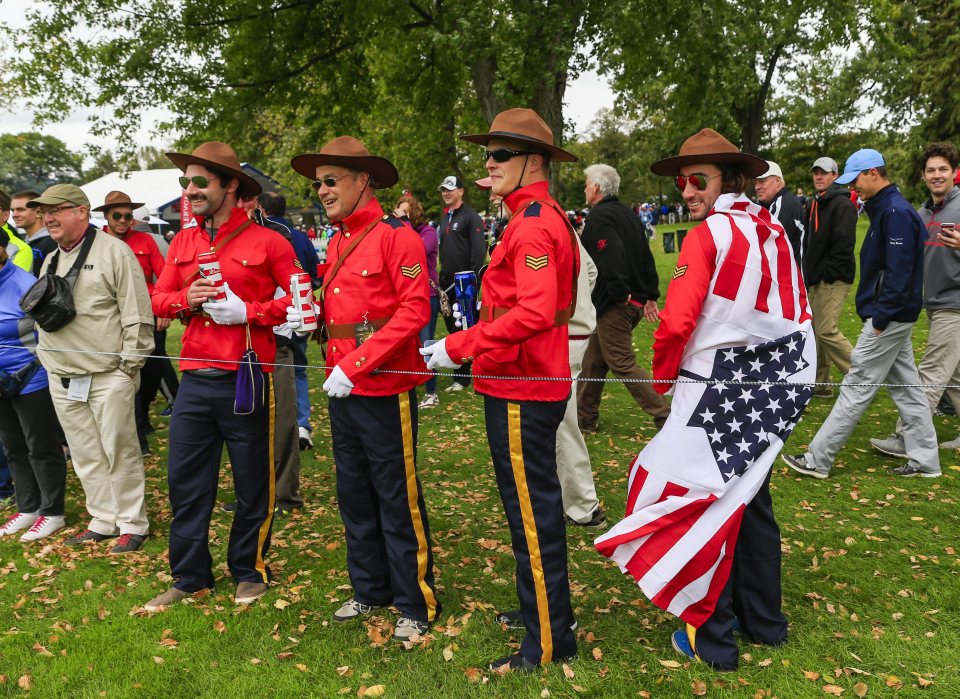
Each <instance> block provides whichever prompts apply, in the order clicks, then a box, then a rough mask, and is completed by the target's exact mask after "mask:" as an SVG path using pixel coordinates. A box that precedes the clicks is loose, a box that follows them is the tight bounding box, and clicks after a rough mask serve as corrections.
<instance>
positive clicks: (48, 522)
mask: <svg viewBox="0 0 960 699" xmlns="http://www.w3.org/2000/svg"><path fill="white" fill-rule="evenodd" d="M65 526H67V520H66V519H64V518H63V516H62V515H60V516H56V515H54V516H50V517H44V516H43V515H41V516H39V517H37V521H36V522H34V523H33V526H32V527H30V529H28V530H27V533H26V534H24V535H23V536H21V537H20V541H36V540H37V539H43V538H45V537H48V536H50V535H51V534H53V533H55V532H58V531H60V530H61V529H63V528H64V527H65Z"/></svg>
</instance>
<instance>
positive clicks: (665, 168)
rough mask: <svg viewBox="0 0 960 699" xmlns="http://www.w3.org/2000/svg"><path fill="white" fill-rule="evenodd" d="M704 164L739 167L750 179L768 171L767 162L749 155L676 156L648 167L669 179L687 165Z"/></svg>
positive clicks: (708, 154)
mask: <svg viewBox="0 0 960 699" xmlns="http://www.w3.org/2000/svg"><path fill="white" fill-rule="evenodd" d="M699 163H706V164H709V165H740V166H743V169H744V172H746V174H747V175H749V176H750V177H757V176H759V175H762V174H763V173H765V172H766V171H767V170H768V169H769V165H767V161H766V160H764V159H763V158H758V157H757V156H755V155H750V154H749V153H699V154H697V155H677V156H674V157H672V158H664V159H663V160H658V161H657V162H655V163H654V164H653V165H651V166H650V172H652V173H653V174H654V175H661V176H664V177H670V176H674V175H679V174H680V168H682V167H686V166H687V165H697V164H699Z"/></svg>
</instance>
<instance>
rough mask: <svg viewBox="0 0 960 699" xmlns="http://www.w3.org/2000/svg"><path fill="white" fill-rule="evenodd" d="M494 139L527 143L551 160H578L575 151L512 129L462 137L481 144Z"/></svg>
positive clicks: (558, 161) (570, 161) (464, 139)
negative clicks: (514, 131) (572, 151)
mask: <svg viewBox="0 0 960 699" xmlns="http://www.w3.org/2000/svg"><path fill="white" fill-rule="evenodd" d="M494 139H496V140H498V141H514V142H516V143H525V144H529V145H532V146H535V147H536V148H537V151H539V152H543V153H547V154H548V155H549V156H550V160H552V161H553V162H557V163H575V162H577V156H575V155H574V154H573V153H570V152H568V151H565V150H564V149H563V148H558V147H557V146H555V145H553V144H552V143H545V142H544V141H541V140H539V139H536V138H530V137H529V136H524V135H523V134H522V133H513V132H512V131H490V132H489V133H475V134H466V135H464V136H461V137H460V140H461V141H468V142H469V143H476V144H479V145H481V146H485V145H487V144H488V143H490V141H493V140H494Z"/></svg>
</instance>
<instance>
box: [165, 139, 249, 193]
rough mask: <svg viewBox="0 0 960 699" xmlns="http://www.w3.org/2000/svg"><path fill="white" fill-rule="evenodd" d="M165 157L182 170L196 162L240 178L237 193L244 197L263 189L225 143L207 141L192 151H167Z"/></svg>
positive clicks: (184, 170)
mask: <svg viewBox="0 0 960 699" xmlns="http://www.w3.org/2000/svg"><path fill="white" fill-rule="evenodd" d="M167 158H169V159H170V161H171V162H172V163H173V164H174V165H176V166H177V167H178V168H180V170H181V171H182V172H186V170H187V166H188V165H192V164H197V165H203V166H204V167H205V168H208V169H210V170H216V171H217V172H222V173H224V174H226V175H230V176H231V177H236V178H237V179H238V180H240V187H239V189H238V190H237V194H238V195H239V196H240V197H243V198H244V199H247V198H249V197H255V196H256V195H258V194H260V192H262V191H263V188H262V187H261V186H260V183H259V182H257V181H256V180H255V179H254V178H253V177H251V176H250V175H248V174H247V173H246V172H244V171H243V166H241V165H240V160H239V159H238V158H237V154H236V153H234V152H233V148H231V147H230V146H228V145H227V144H226V143H221V142H220V141H208V142H207V143H201V144H200V145H199V146H197V147H196V148H195V149H194V151H193V153H167Z"/></svg>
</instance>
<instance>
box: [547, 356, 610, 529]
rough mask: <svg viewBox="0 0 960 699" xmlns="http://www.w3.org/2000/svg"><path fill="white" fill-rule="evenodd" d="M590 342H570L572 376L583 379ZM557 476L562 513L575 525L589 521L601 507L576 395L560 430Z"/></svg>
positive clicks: (568, 404)
mask: <svg viewBox="0 0 960 699" xmlns="http://www.w3.org/2000/svg"><path fill="white" fill-rule="evenodd" d="M588 342H589V340H570V376H572V377H573V378H577V377H578V376H580V366H581V362H582V361H583V354H584V352H586V351H587V343H588ZM557 477H558V478H559V479H560V491H561V494H562V495H563V512H564V514H565V515H567V517H569V518H570V519H572V520H573V521H574V522H579V523H580V524H584V523H585V522H589V521H590V518H591V516H592V515H593V511H594V510H596V509H597V507H598V506H599V505H600V501H599V500H598V499H597V489H596V487H595V486H594V484H593V469H592V468H591V467H590V454H589V452H588V451H587V443H586V442H584V441H583V433H582V432H581V431H580V425H579V424H578V423H577V392H576V390H573V391H571V392H570V397H569V398H568V399H567V410H566V412H565V413H564V414H563V420H562V421H561V422H560V427H559V428H557Z"/></svg>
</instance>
